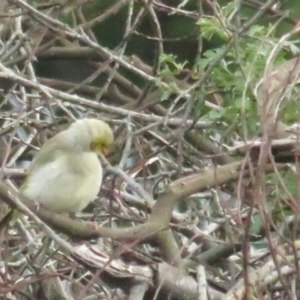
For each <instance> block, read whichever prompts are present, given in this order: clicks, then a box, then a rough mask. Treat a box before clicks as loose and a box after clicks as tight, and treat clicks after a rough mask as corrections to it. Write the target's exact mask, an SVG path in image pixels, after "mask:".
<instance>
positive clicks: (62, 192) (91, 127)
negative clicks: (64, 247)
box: [0, 118, 114, 228]
mask: <svg viewBox="0 0 300 300" xmlns="http://www.w3.org/2000/svg"><path fill="white" fill-rule="evenodd" d="M113 141H114V136H113V131H112V129H111V128H110V126H109V125H108V124H107V123H105V122H104V121H102V120H98V119H89V118H84V119H80V120H77V121H75V122H74V123H72V124H71V125H70V126H69V128H67V129H66V130H63V131H61V132H59V133H57V134H56V135H54V136H53V137H52V138H50V139H49V140H48V141H47V142H46V143H45V144H44V145H43V146H42V147H41V149H40V150H39V151H38V152H37V154H36V155H35V157H34V158H33V160H32V162H31V164H30V166H29V168H28V170H27V172H26V179H25V181H24V182H23V184H22V186H21V187H20V190H19V192H20V193H21V194H22V195H23V196H25V197H27V198H28V199H30V200H32V201H34V202H35V204H36V205H38V206H42V207H43V208H45V209H47V210H49V211H51V212H54V213H70V214H71V213H72V214H73V213H76V212H79V211H81V210H83V209H84V208H85V207H86V206H87V205H88V204H89V203H90V202H92V201H93V200H94V199H95V198H96V197H97V195H98V193H99V190H100V187H101V184H102V177H103V171H102V166H101V163H100V161H99V158H98V154H100V153H103V154H106V152H107V150H108V147H109V146H110V145H111V144H112V143H113ZM3 219H5V217H4V218H3ZM0 223H1V221H0ZM0 228H1V225H0Z"/></svg>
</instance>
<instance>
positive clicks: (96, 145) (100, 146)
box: [90, 141, 105, 153]
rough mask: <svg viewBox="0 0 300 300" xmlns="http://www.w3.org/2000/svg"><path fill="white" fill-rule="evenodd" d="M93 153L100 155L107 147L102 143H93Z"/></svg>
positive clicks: (91, 146)
mask: <svg viewBox="0 0 300 300" xmlns="http://www.w3.org/2000/svg"><path fill="white" fill-rule="evenodd" d="M90 148H91V151H93V152H96V153H100V152H102V150H103V149H104V148H105V145H104V144H103V143H102V142H100V141H92V142H91V144H90Z"/></svg>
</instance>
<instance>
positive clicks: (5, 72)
mask: <svg viewBox="0 0 300 300" xmlns="http://www.w3.org/2000/svg"><path fill="white" fill-rule="evenodd" d="M1 77H2V78H6V79H10V80H13V81H15V82H18V83H20V84H22V85H25V86H28V87H32V88H35V89H37V90H39V91H40V92H41V93H42V94H44V95H45V96H46V97H47V98H48V99H51V100H54V99H55V98H59V99H61V100H63V101H68V102H71V103H75V104H81V105H84V106H88V107H93V108H97V109H99V110H102V111H105V112H109V113H115V114H119V115H122V116H129V115H130V116H131V117H132V118H137V119H140V120H145V121H160V122H161V123H163V122H165V117H161V116H157V115H148V114H143V113H138V112H134V111H130V110H127V109H123V108H118V107H113V106H109V105H106V104H104V103H98V102H95V101H92V100H88V99H86V98H83V97H79V96H77V95H69V94H68V93H64V92H61V91H58V90H55V89H52V88H49V87H47V86H45V85H42V84H39V83H37V82H33V81H30V80H28V79H26V78H23V77H22V76H20V75H18V74H16V73H14V72H13V71H12V70H10V69H9V68H6V67H5V66H4V65H3V64H1V63H0V78H1ZM53 98H54V99H53ZM167 123H168V124H169V125H177V126H180V125H181V123H182V120H181V118H172V119H168V121H167ZM192 123H193V121H192V120H187V124H188V125H191V124H192ZM210 125H211V122H208V121H202V122H201V121H199V122H197V124H196V126H197V127H199V128H206V127H208V126H210Z"/></svg>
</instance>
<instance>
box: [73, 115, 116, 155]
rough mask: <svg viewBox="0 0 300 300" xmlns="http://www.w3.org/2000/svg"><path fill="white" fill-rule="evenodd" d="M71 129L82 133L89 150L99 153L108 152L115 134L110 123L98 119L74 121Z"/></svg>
mask: <svg viewBox="0 0 300 300" xmlns="http://www.w3.org/2000/svg"><path fill="white" fill-rule="evenodd" d="M69 130H71V131H73V132H74V131H75V132H76V133H77V134H79V135H81V140H84V141H85V143H86V146H87V147H88V148H89V150H91V151H93V152H95V153H97V154H99V153H103V154H104V155H106V154H107V151H108V147H109V146H110V145H111V144H112V143H113V141H114V136H113V132H112V130H111V128H110V127H109V125H108V124H106V123H105V122H103V121H101V120H97V119H82V120H78V121H76V122H74V123H73V124H72V125H71V126H70V128H69Z"/></svg>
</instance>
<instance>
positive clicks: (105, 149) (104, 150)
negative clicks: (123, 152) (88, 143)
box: [102, 148, 109, 156]
mask: <svg viewBox="0 0 300 300" xmlns="http://www.w3.org/2000/svg"><path fill="white" fill-rule="evenodd" d="M102 153H103V155H104V156H107V155H108V153H109V151H108V149H107V148H104V149H103V150H102Z"/></svg>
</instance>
